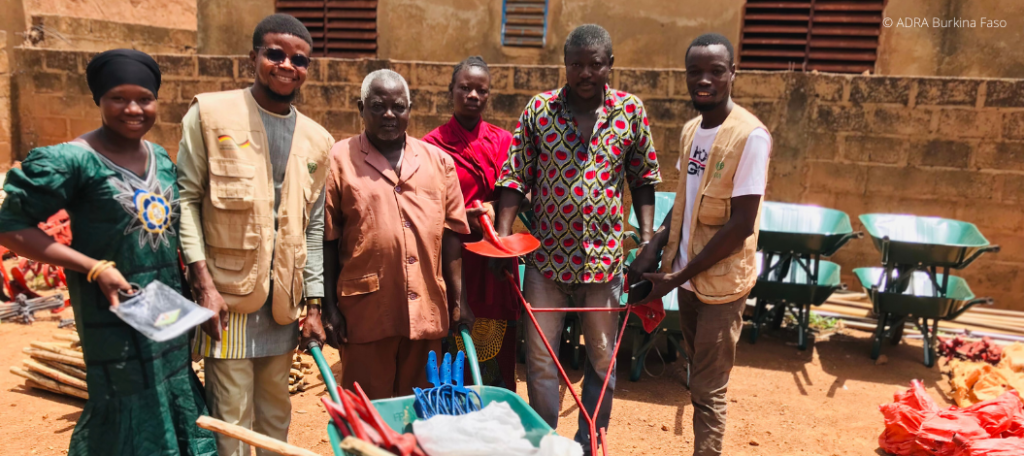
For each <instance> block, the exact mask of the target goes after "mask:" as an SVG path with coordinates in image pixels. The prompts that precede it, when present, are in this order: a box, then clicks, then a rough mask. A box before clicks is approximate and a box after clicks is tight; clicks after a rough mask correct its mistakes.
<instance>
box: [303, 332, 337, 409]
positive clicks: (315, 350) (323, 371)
mask: <svg viewBox="0 0 1024 456" xmlns="http://www.w3.org/2000/svg"><path fill="white" fill-rule="evenodd" d="M307 348H309V354H311V355H313V361H316V368H317V369H319V370H320V376H321V377H323V378H324V386H326V387H327V392H328V393H330V394H331V399H332V400H333V401H334V402H335V403H337V404H341V398H340V397H338V382H336V381H335V380H334V373H333V372H331V365H330V364H327V360H326V359H324V354H323V352H322V351H320V342H317V341H315V340H312V341H310V342H309V346H308V347H307Z"/></svg>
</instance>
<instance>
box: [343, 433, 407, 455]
mask: <svg viewBox="0 0 1024 456" xmlns="http://www.w3.org/2000/svg"><path fill="white" fill-rule="evenodd" d="M340 447H341V449H342V450H344V451H345V453H348V454H354V455H355V456H395V454H394V453H392V452H390V451H388V450H385V449H382V448H378V447H377V446H376V445H374V444H372V443H370V442H367V441H365V440H359V439H357V438H355V437H345V440H342V441H341V445H340Z"/></svg>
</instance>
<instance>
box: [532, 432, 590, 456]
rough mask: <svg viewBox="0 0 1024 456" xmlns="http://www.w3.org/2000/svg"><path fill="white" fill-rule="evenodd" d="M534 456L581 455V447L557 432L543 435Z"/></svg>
mask: <svg viewBox="0 0 1024 456" xmlns="http://www.w3.org/2000/svg"><path fill="white" fill-rule="evenodd" d="M536 456H583V447H581V446H580V444H579V443H577V442H576V441H575V440H573V439H568V438H565V437H562V436H560V435H558V434H552V435H545V436H544V438H543V439H541V440H540V451H537V454H536Z"/></svg>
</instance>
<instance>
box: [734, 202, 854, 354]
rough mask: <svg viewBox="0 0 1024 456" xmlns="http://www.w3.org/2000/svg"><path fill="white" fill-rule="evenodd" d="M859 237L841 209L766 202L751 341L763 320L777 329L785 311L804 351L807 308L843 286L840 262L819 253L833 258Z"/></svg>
mask: <svg viewBox="0 0 1024 456" xmlns="http://www.w3.org/2000/svg"><path fill="white" fill-rule="evenodd" d="M861 236H863V234H862V233H860V232H855V231H853V227H852V226H851V225H850V217H849V216H847V215H846V213H844V212H842V211H837V210H835V209H829V208H824V207H817V206H808V205H803V204H789V203H778V202H773V201H765V202H764V207H763V208H762V210H761V224H760V234H759V235H758V239H757V247H758V250H760V252H759V253H758V254H759V255H760V261H759V262H758V277H757V283H756V284H755V285H754V288H753V290H751V292H750V297H752V298H755V299H756V304H755V306H754V316H753V318H752V323H753V329H752V331H751V332H750V343H755V342H757V338H758V336H759V335H760V333H761V330H762V328H763V327H764V325H765V324H767V323H770V324H771V327H772V328H774V329H778V328H779V327H780V326H781V325H782V320H783V319H784V318H785V316H786V312H787V311H788V312H791V313H792V314H793V316H794V317H795V318H796V320H797V323H798V332H797V345H798V347H799V348H800V349H801V350H805V349H807V339H808V338H807V334H808V332H809V331H810V318H811V306H820V305H821V304H823V303H824V302H825V301H826V300H828V298H829V296H831V295H832V293H833V292H835V291H836V290H839V289H842V288H845V286H844V285H843V284H842V283H841V282H840V268H839V265H837V264H835V263H832V262H829V261H825V260H822V259H821V257H823V256H824V257H828V256H832V255H833V254H835V253H836V251H838V250H839V248H841V247H842V246H844V245H846V243H847V242H849V241H850V240H852V239H855V238H859V237H861Z"/></svg>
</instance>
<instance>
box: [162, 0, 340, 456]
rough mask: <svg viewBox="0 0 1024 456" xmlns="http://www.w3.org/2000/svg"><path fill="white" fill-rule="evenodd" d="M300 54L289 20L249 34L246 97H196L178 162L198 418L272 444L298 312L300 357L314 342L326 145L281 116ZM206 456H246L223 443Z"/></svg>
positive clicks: (304, 63)
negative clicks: (202, 319) (198, 326)
mask: <svg viewBox="0 0 1024 456" xmlns="http://www.w3.org/2000/svg"><path fill="white" fill-rule="evenodd" d="M311 48H312V39H311V37H310V35H309V31H308V30H306V27H305V26H303V25H302V23H300V22H299V21H298V20H296V19H295V18H293V17H291V16H288V15H283V14H275V15H272V16H269V17H267V18H266V19H264V20H263V21H262V22H260V23H259V25H257V26H256V30H255V32H254V33H253V50H252V51H251V52H250V54H249V55H250V58H251V59H252V66H253V68H254V73H255V74H254V76H255V78H254V81H253V85H252V86H251V87H249V88H247V89H241V90H232V91H227V92H218V93H205V94H201V95H197V96H196V97H195V100H193V101H192V106H191V108H189V111H188V113H187V114H185V118H184V119H183V120H182V128H183V130H184V131H183V133H182V139H181V145H180V148H179V151H178V186H179V187H180V190H181V206H182V210H181V246H182V254H183V256H184V259H185V262H186V263H187V264H188V269H189V283H190V284H191V286H192V291H193V295H194V296H195V297H196V299H197V301H198V302H199V304H200V305H202V306H203V307H206V308H208V309H210V310H212V311H214V317H213V318H212V319H210V320H209V321H207V322H206V323H204V324H203V325H202V331H200V332H197V334H196V337H195V339H194V346H193V350H194V352H195V353H196V354H198V355H200V356H203V357H205V359H206V366H205V369H206V397H207V402H208V404H209V408H210V414H211V415H213V416H214V417H215V418H219V419H221V420H224V421H227V422H229V423H234V424H238V425H241V426H243V427H246V428H252V429H253V430H255V431H257V432H259V433H262V434H266V435H269V436H271V437H273V438H276V439H279V440H287V438H288V424H289V422H290V418H291V401H290V398H289V395H288V373H289V371H290V369H291V360H292V351H293V350H294V349H295V346H296V343H297V342H299V339H300V336H299V325H298V322H297V318H298V317H299V314H300V312H301V311H302V309H303V307H305V308H306V310H307V316H306V319H305V323H304V324H303V327H302V340H301V342H302V343H301V346H302V347H303V348H305V347H306V344H307V343H308V342H309V341H310V340H317V341H319V342H321V343H322V342H323V341H324V331H323V327H322V325H321V322H320V299H321V298H322V297H323V295H324V294H323V293H324V285H323V232H324V192H323V189H324V185H325V182H326V179H327V172H328V171H327V170H328V153H329V152H330V149H331V145H332V144H334V138H332V137H331V135H330V134H328V133H327V131H326V130H324V128H323V127H321V126H320V125H318V124H317V123H316V122H314V121H313V120H311V119H309V118H308V117H306V116H304V115H302V114H301V113H299V112H298V111H296V110H295V108H294V107H293V106H292V105H291V102H292V100H294V99H295V97H296V95H298V92H299V88H300V87H301V86H302V84H303V82H305V81H306V72H307V69H308V67H309V62H310V60H309V55H310V51H311ZM217 447H218V451H219V453H220V454H221V455H222V456H228V455H231V456H235V455H242V454H244V455H249V454H250V453H249V451H250V450H249V447H248V445H245V444H242V443H241V442H239V441H238V440H235V439H231V438H228V437H225V436H218V438H217ZM257 454H260V455H262V454H270V453H265V452H263V450H257Z"/></svg>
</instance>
